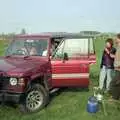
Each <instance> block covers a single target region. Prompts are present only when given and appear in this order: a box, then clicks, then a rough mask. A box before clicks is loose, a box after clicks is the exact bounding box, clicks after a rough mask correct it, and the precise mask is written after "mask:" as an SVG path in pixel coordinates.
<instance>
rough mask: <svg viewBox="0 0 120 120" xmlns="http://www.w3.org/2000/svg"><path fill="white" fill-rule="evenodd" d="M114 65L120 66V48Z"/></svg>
mask: <svg viewBox="0 0 120 120" xmlns="http://www.w3.org/2000/svg"><path fill="white" fill-rule="evenodd" d="M114 66H115V68H120V49H119V50H117V52H116V55H115V62H114Z"/></svg>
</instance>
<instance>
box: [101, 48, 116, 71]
mask: <svg viewBox="0 0 120 120" xmlns="http://www.w3.org/2000/svg"><path fill="white" fill-rule="evenodd" d="M110 53H111V54H113V55H115V53H116V49H115V48H114V47H112V49H111V50H110ZM103 65H104V66H106V67H107V68H109V69H114V58H111V57H110V54H107V53H106V52H105V51H103V55H102V60H101V66H100V67H101V68H102V67H103Z"/></svg>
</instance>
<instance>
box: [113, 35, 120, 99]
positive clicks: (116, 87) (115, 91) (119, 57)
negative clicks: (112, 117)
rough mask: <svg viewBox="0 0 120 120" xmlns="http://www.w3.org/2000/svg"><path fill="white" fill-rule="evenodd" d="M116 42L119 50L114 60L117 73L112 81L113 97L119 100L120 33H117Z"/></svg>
mask: <svg viewBox="0 0 120 120" xmlns="http://www.w3.org/2000/svg"><path fill="white" fill-rule="evenodd" d="M116 44H117V51H116V54H115V61H114V67H115V75H114V78H113V80H112V82H111V93H112V98H113V99H115V100H118V99H119V98H120V33H119V34H118V35H117V38H116Z"/></svg>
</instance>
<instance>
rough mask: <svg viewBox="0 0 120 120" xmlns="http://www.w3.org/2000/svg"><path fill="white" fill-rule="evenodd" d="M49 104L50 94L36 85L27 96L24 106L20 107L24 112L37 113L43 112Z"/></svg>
mask: <svg viewBox="0 0 120 120" xmlns="http://www.w3.org/2000/svg"><path fill="white" fill-rule="evenodd" d="M47 102H48V93H47V92H46V90H45V88H44V87H43V86H41V85H40V84H34V85H33V87H32V88H31V90H30V91H29V92H28V93H27V94H26V95H25V99H24V102H23V104H21V105H20V109H21V111H22V112H36V111H38V110H41V109H42V108H43V107H44V106H45V105H46V104H47Z"/></svg>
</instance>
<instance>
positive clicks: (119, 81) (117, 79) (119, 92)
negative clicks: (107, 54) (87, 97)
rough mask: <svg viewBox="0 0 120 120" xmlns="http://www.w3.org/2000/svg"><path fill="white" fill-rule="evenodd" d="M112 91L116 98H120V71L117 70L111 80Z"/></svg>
mask: <svg viewBox="0 0 120 120" xmlns="http://www.w3.org/2000/svg"><path fill="white" fill-rule="evenodd" d="M111 93H112V97H113V98H114V99H116V100H118V99H119V98H120V71H115V75H114V77H113V80H112V81H111Z"/></svg>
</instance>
